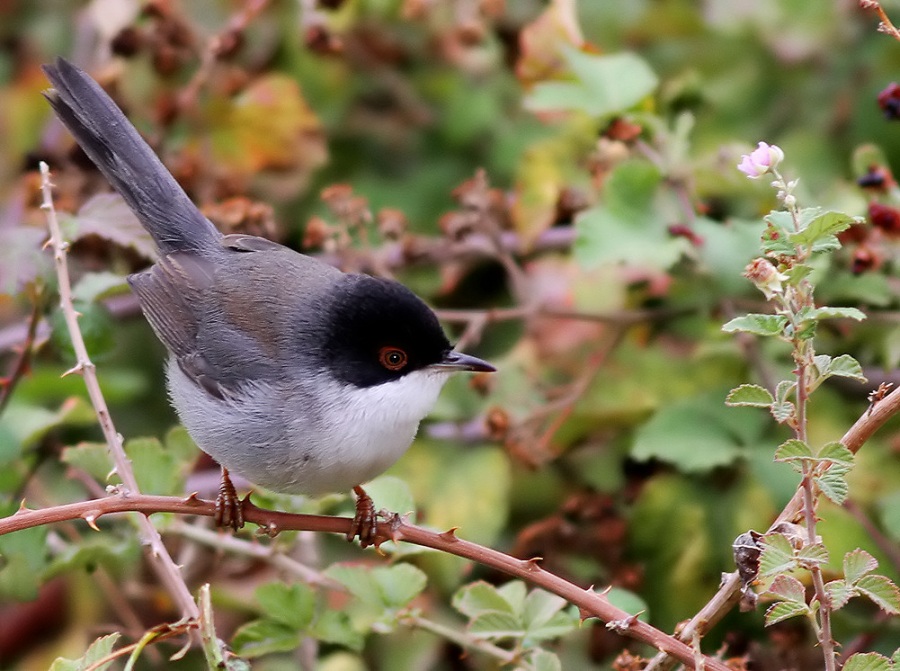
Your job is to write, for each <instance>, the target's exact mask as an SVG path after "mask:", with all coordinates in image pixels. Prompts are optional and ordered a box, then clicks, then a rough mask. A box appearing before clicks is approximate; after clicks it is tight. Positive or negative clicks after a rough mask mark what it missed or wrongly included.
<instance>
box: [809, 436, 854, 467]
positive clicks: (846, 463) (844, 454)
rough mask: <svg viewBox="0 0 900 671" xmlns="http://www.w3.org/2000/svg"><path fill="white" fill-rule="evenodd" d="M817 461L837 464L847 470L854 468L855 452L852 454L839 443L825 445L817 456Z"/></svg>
mask: <svg viewBox="0 0 900 671" xmlns="http://www.w3.org/2000/svg"><path fill="white" fill-rule="evenodd" d="M816 459H817V460H818V461H820V462H825V463H829V464H836V465H838V466H843V467H845V468H847V469H850V468H852V467H853V452H851V451H850V450H849V449H847V447H845V446H844V444H843V443H839V442H837V441H834V442H831V443H825V444H824V445H823V446H822V447H821V448H819V452H818V453H817V454H816Z"/></svg>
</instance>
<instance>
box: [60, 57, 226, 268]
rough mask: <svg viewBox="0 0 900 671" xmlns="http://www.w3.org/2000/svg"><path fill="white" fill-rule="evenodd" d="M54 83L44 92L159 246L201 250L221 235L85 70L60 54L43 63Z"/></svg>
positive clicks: (213, 244)
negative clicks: (47, 62) (52, 59)
mask: <svg viewBox="0 0 900 671" xmlns="http://www.w3.org/2000/svg"><path fill="white" fill-rule="evenodd" d="M43 69H44V73H45V74H46V75H47V78H48V79H49V80H50V83H51V84H52V85H53V88H52V89H51V90H49V91H46V92H45V93H44V95H45V96H46V98H47V100H49V101H50V104H51V105H52V106H53V109H54V110H55V111H56V114H57V116H58V117H59V118H60V120H61V121H62V122H63V124H65V126H66V127H67V128H68V129H69V132H71V133H72V135H73V136H74V137H75V140H76V141H77V142H78V144H79V145H81V148H82V149H84V151H85V153H86V154H87V155H88V156H89V157H90V159H91V160H92V161H93V162H94V163H95V164H96V165H97V167H98V168H99V169H100V172H102V173H103V175H104V176H105V177H106V179H107V180H109V183H110V184H112V186H113V188H115V190H116V191H118V192H119V193H120V194H121V196H122V198H124V199H125V202H126V203H128V206H129V207H130V208H131V209H132V210H133V211H134V213H135V214H136V215H137V217H138V219H140V221H141V223H142V224H143V225H144V228H146V229H147V231H148V232H149V233H150V235H151V236H153V239H154V240H156V244H157V245H158V246H159V249H160V251H161V252H162V253H163V254H168V253H171V252H176V251H184V252H194V253H200V254H202V253H203V252H204V251H207V250H210V249H213V248H216V247H219V246H220V245H221V239H222V235H221V233H219V232H218V230H216V227H215V226H213V225H212V223H211V222H210V221H209V220H208V219H207V218H206V217H204V216H203V214H202V213H201V212H200V210H198V209H197V207H196V206H195V205H194V204H193V203H192V202H191V200H190V198H188V196H187V194H186V193H185V192H184V190H183V189H182V188H181V186H179V185H178V182H176V181H175V178H174V177H172V175H171V174H170V173H169V171H168V170H167V169H166V167H165V166H164V165H163V164H162V162H161V161H160V160H159V158H158V157H157V156H156V154H155V153H154V152H153V150H152V149H150V147H149V146H148V145H147V143H146V142H145V141H144V140H143V138H142V137H141V136H140V135H139V134H138V132H137V130H136V129H135V128H134V126H132V125H131V122H130V121H128V119H127V118H125V115H124V114H122V111H121V110H120V109H119V108H118V107H117V106H116V104H115V103H114V102H113V101H112V99H111V98H110V97H109V96H108V95H107V94H106V92H105V91H104V90H103V89H102V88H100V86H99V84H97V82H95V81H94V80H93V79H91V77H90V76H89V75H87V74H86V73H85V72H83V71H82V70H80V69H79V68H77V67H75V66H74V65H72V64H71V63H69V62H68V61H66V60H65V59H62V58H57V59H56V63H55V64H53V65H45V66H44V68H43Z"/></svg>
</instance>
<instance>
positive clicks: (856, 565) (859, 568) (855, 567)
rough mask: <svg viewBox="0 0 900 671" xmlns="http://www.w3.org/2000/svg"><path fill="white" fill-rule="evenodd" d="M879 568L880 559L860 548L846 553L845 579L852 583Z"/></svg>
mask: <svg viewBox="0 0 900 671" xmlns="http://www.w3.org/2000/svg"><path fill="white" fill-rule="evenodd" d="M877 568H878V560H877V559H875V557H873V556H872V555H870V554H869V553H868V552H866V551H865V550H862V549H860V548H857V549H856V550H853V551H851V552H848V553H847V554H845V555H844V580H846V581H847V582H848V583H850V584H851V585H852V584H854V583H856V582H857V581H858V580H859V579H860V578H862V577H863V576H864V575H866V574H867V573H871V572H872V571H874V570H875V569H877Z"/></svg>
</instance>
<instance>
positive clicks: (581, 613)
mask: <svg viewBox="0 0 900 671" xmlns="http://www.w3.org/2000/svg"><path fill="white" fill-rule="evenodd" d="M592 617H597V616H596V615H594V614H593V613H590V612H588V610H587V609H586V608H581V607H579V608H578V619H580V620H581V621H582V622H584V621H585V620H590V619H591V618H592Z"/></svg>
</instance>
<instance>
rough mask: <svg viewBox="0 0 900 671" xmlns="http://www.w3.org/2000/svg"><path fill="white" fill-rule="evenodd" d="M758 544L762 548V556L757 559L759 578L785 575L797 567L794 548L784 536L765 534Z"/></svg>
mask: <svg viewBox="0 0 900 671" xmlns="http://www.w3.org/2000/svg"><path fill="white" fill-rule="evenodd" d="M760 543H761V544H762V546H763V551H762V555H761V556H760V558H759V574H760V575H761V576H769V575H775V574H778V573H785V572H787V571H792V570H793V569H795V568H796V567H797V560H796V559H794V548H793V546H792V545H791V542H790V541H789V540H788V538H787V536H785V535H784V534H779V533H772V534H766V535H765V536H763V537H762V538H761V539H760Z"/></svg>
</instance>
